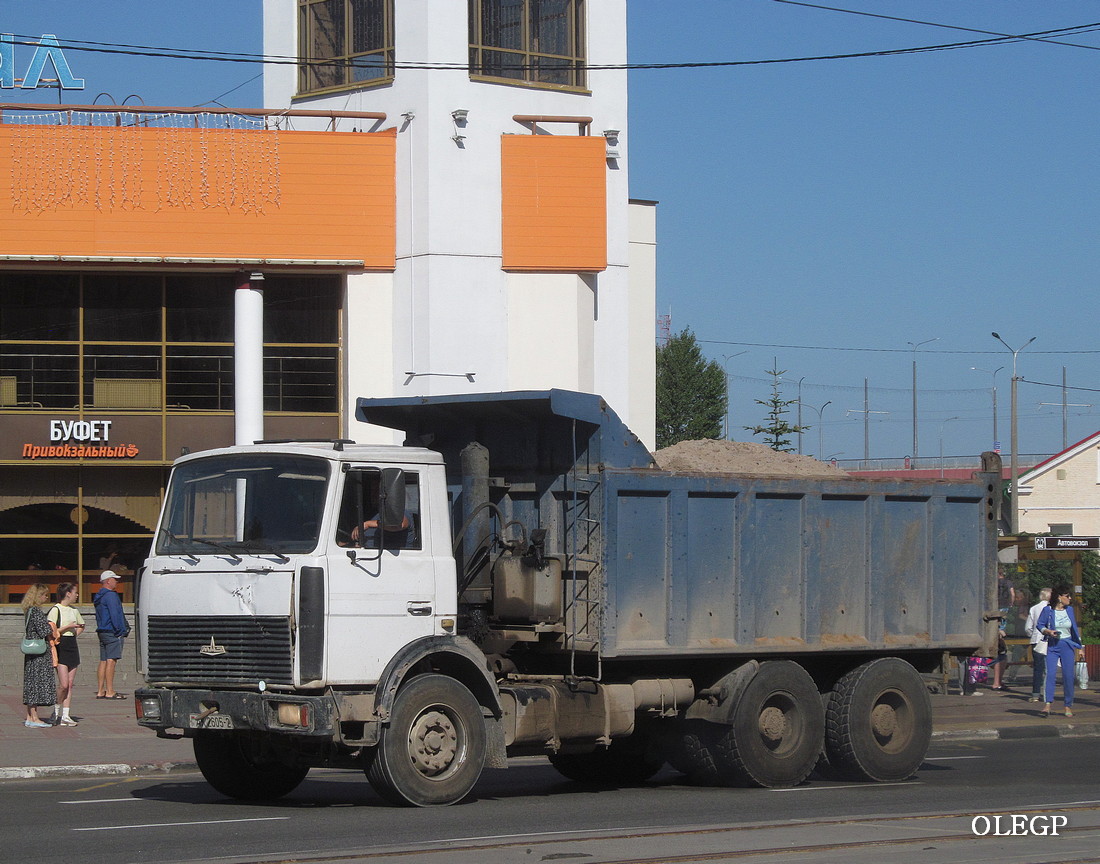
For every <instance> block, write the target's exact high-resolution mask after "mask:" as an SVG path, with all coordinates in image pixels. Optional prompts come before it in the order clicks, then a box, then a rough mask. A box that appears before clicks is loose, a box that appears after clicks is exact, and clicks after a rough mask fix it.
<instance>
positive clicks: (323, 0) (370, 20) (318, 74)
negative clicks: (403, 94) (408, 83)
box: [298, 0, 394, 93]
mask: <svg viewBox="0 0 1100 864" xmlns="http://www.w3.org/2000/svg"><path fill="white" fill-rule="evenodd" d="M393 55H394V46H393V0H298V56H299V57H300V58H301V65H300V66H299V67H298V91H299V92H300V93H316V92H318V91H324V90H337V89H346V88H350V87H356V86H362V85H364V84H372V83H376V82H379V81H388V80H390V79H392V78H393Z"/></svg>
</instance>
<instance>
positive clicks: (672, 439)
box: [657, 328, 727, 449]
mask: <svg viewBox="0 0 1100 864" xmlns="http://www.w3.org/2000/svg"><path fill="white" fill-rule="evenodd" d="M726 399H727V394H726V376H725V373H724V372H723V371H722V367H721V366H719V365H718V364H717V363H716V362H715V361H713V360H710V361H708V360H706V359H705V358H704V357H703V352H702V350H701V349H700V348H699V344H698V343H697V342H696V340H695V334H694V333H692V332H691V330H690V329H688V328H685V329H684V330H683V331H681V332H680V333H679V334H677V335H676V336H672V337H670V338H669V340H668V341H667V342H666V343H665V344H664V345H659V346H658V347H657V449H662V448H664V447H670V446H672V445H673V444H676V443H677V442H679V441H694V440H697V439H701V438H721V437H722V418H723V417H724V416H725V413H726Z"/></svg>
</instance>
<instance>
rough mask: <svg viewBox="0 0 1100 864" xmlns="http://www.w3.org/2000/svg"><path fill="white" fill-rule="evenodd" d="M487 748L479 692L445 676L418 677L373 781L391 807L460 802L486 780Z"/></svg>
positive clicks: (401, 701)
mask: <svg viewBox="0 0 1100 864" xmlns="http://www.w3.org/2000/svg"><path fill="white" fill-rule="evenodd" d="M485 749H486V745H485V721H484V719H483V718H482V713H481V706H480V705H479V704H478V702H477V700H476V699H475V698H474V697H473V694H472V693H470V691H469V690H467V689H466V688H465V687H464V686H463V685H462V684H460V683H459V682H458V681H455V680H454V679H453V678H448V677H447V676H445V675H436V674H430V675H418V676H416V677H415V678H412V679H411V680H409V681H408V682H407V683H406V684H404V685H403V686H402V687H401V689H400V690H398V691H397V698H396V700H395V701H394V705H393V711H392V713H391V714H390V722H389V725H387V726H386V727H385V728H384V729H383V730H382V738H381V740H380V741H379V742H378V746H377V747H376V748H375V751H374V754H373V758H371V759H370V761H369V764H368V765H367V768H366V773H367V779H368V780H369V781H370V784H371V786H373V787H374V791H375V792H377V793H378V794H379V795H381V796H382V797H383V798H385V799H386V800H387V801H389V802H390V803H391V804H397V805H401V806H413V807H437V806H443V805H446V804H454V803H456V802H458V801H461V800H462V799H463V798H465V797H466V796H467V795H469V794H470V791H471V790H472V789H473V788H474V784H475V783H477V780H478V778H479V777H480V776H481V769H482V767H483V766H484V764H485Z"/></svg>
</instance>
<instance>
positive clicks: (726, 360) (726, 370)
mask: <svg viewBox="0 0 1100 864" xmlns="http://www.w3.org/2000/svg"><path fill="white" fill-rule="evenodd" d="M748 353H749V352H748V351H738V352H737V353H736V354H723V355H722V371H723V373H724V374H725V376H726V440H727V441H732V440H733V439H732V438H730V370H729V362H730V360H732V359H733V358H734V357H740V356H741V355H742V354H748Z"/></svg>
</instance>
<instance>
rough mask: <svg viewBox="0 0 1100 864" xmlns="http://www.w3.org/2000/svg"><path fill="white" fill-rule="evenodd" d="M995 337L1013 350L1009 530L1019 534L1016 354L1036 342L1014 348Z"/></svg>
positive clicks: (1032, 339)
mask: <svg viewBox="0 0 1100 864" xmlns="http://www.w3.org/2000/svg"><path fill="white" fill-rule="evenodd" d="M993 338H994V339H996V340H997V341H998V342H1000V343H1001V344H1002V345H1004V346H1005V348H1007V349H1008V350H1009V351H1011V352H1012V407H1011V409H1010V410H1011V413H1012V433H1011V434H1012V441H1011V443H1010V445H1009V446H1011V447H1012V462H1011V465H1012V467H1011V469H1010V473H1011V475H1012V486H1011V489H1010V499H1011V502H1012V503H1011V512H1010V513H1009V514H1008V516H1009V531H1010V532H1011V533H1012V534H1019V533H1020V454H1019V450H1020V444H1019V439H1018V438H1017V435H1016V432H1017V420H1018V415H1017V411H1016V406H1017V401H1016V395H1017V394H1016V390H1017V387H1016V385H1017V384H1018V382H1019V380H1020V378H1019V376H1017V374H1016V356H1017V355H1018V354H1019V353H1020V352H1021V351H1023V350H1024V349H1025V348H1026V347H1027V346H1028V345H1030V344H1031V343H1032V342H1034V341H1035V337H1034V336H1032V337H1031V338H1030V339H1028V340H1027V341H1026V342H1025V343H1024V344H1023V345H1021V346H1020V347H1019V348H1013V347H1012V346H1011V345H1009V344H1008V343H1007V342H1005V340H1004V339H1002V338H1001V334H1000V333H997V332H996V331H994V332H993Z"/></svg>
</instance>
